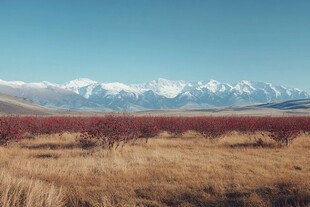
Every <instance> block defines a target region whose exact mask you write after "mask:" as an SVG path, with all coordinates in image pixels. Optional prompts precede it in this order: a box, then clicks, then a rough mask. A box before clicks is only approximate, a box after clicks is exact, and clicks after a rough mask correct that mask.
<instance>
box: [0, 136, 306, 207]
mask: <svg viewBox="0 0 310 207" xmlns="http://www.w3.org/2000/svg"><path fill="white" fill-rule="evenodd" d="M77 136H78V135H77V134H63V135H61V136H59V135H49V136H48V135H41V136H37V137H29V138H28V139H23V140H22V141H21V142H19V143H11V144H10V145H9V146H6V147H0V157H1V159H0V206H3V207H11V206H26V207H36V206H38V207H39V206H40V207H41V206H53V207H54V206H149V207H151V206H153V207H155V206H186V207H189V206H279V207H282V206H283V207H284V206H309V205H310V165H309V163H310V139H309V138H310V137H309V135H308V136H306V135H303V136H301V137H298V138H296V139H295V140H294V141H293V143H292V144H291V145H290V146H288V147H278V146H277V145H275V144H274V143H273V141H271V140H268V139H264V140H263V141H264V142H263V143H264V144H261V142H259V141H258V140H259V138H260V135H259V134H257V135H243V134H238V133H232V134H230V135H227V136H225V137H223V138H221V139H219V140H213V141H212V140H207V139H205V138H203V137H201V136H200V135H199V134H196V133H194V132H188V133H186V134H184V135H182V136H179V137H173V136H171V135H169V134H168V133H161V134H160V135H159V136H157V137H155V138H152V139H150V140H149V141H148V143H146V142H145V139H140V140H136V141H135V142H130V143H128V144H126V145H125V146H123V147H119V148H118V149H116V150H115V149H103V148H102V147H101V146H96V145H94V146H89V147H88V148H87V149H85V148H82V146H81V144H80V143H79V142H77V141H76V140H77Z"/></svg>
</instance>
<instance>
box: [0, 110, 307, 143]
mask: <svg viewBox="0 0 310 207" xmlns="http://www.w3.org/2000/svg"><path fill="white" fill-rule="evenodd" d="M189 130H191V131H195V132H197V133H199V134H201V135H202V136H203V137H205V138H207V139H216V138H220V137H222V136H224V135H226V134H229V133H231V132H239V133H243V134H253V133H261V134H262V136H268V137H270V138H271V139H273V140H275V141H276V142H278V143H286V144H287V145H288V144H289V143H290V142H291V140H292V139H294V138H296V137H297V136H298V135H300V134H301V133H305V134H308V133H309V132H310V118H309V117H234V116H232V117H164V116H163V117H147V116H144V117H137V116H129V115H122V116H115V115H107V116H104V117H70V116H51V117H43V116H6V117H1V118H0V144H1V145H7V144H8V143H9V142H12V141H19V140H20V139H23V138H24V137H25V135H26V134H28V135H29V134H30V135H31V136H36V135H41V134H59V135H61V134H62V133H64V132H69V133H70V132H71V133H79V134H80V138H81V139H84V140H86V141H87V140H92V139H96V140H99V141H100V142H101V143H102V145H104V146H107V147H109V148H113V147H118V146H119V144H120V143H124V144H125V143H127V142H128V141H129V140H135V139H139V138H146V139H149V138H151V137H154V136H156V135H158V134H159V132H161V131H166V132H168V133H169V134H171V135H172V136H180V135H182V134H183V133H185V132H187V131H189Z"/></svg>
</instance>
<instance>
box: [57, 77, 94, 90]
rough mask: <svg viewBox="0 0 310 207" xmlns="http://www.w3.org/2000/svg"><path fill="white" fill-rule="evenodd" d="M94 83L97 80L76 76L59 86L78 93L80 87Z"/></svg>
mask: <svg viewBox="0 0 310 207" xmlns="http://www.w3.org/2000/svg"><path fill="white" fill-rule="evenodd" d="M94 84H97V82H96V81H93V80H90V79H88V78H78V79H75V80H72V81H69V82H67V83H65V84H63V85H61V86H60V87H61V88H64V89H67V90H70V91H74V92H75V93H79V89H80V88H83V87H85V86H89V85H94Z"/></svg>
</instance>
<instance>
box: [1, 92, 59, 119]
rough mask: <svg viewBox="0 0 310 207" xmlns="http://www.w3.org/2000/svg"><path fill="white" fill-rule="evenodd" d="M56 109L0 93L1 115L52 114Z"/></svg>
mask: <svg viewBox="0 0 310 207" xmlns="http://www.w3.org/2000/svg"><path fill="white" fill-rule="evenodd" d="M53 113H54V111H53V110H50V109H46V108H43V107H41V106H38V105H36V104H34V103H31V102H30V101H27V100H23V99H20V98H16V97H12V96H8V95H4V94H0V115H10V114H11V115H13V114H14V115H50V114H53Z"/></svg>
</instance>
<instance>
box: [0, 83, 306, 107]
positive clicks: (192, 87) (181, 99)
mask: <svg viewBox="0 0 310 207" xmlns="http://www.w3.org/2000/svg"><path fill="white" fill-rule="evenodd" d="M0 93H3V94H7V95H11V96H15V97H19V98H23V99H26V100H29V101H32V102H35V103H37V104H39V105H41V106H45V107H49V108H61V109H68V110H92V111H124V110H126V111H138V110H151V109H179V108H210V107H224V106H237V105H248V104H254V103H267V102H273V101H278V100H291V99H304V98H309V97H310V96H309V94H308V93H306V92H305V91H302V90H299V89H297V88H291V89H288V88H286V87H283V86H276V85H272V84H270V83H264V82H254V81H241V82H239V83H237V84H234V85H232V84H227V83H220V82H218V81H216V80H209V81H197V82H188V81H171V80H167V79H163V78H159V79H157V80H153V81H149V82H146V83H142V84H123V83H119V82H114V83H100V82H97V81H93V80H90V79H87V78H80V79H76V80H72V81H69V82H67V83H65V84H55V83H50V82H47V81H44V82H39V83H25V82H22V81H4V80H0Z"/></svg>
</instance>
